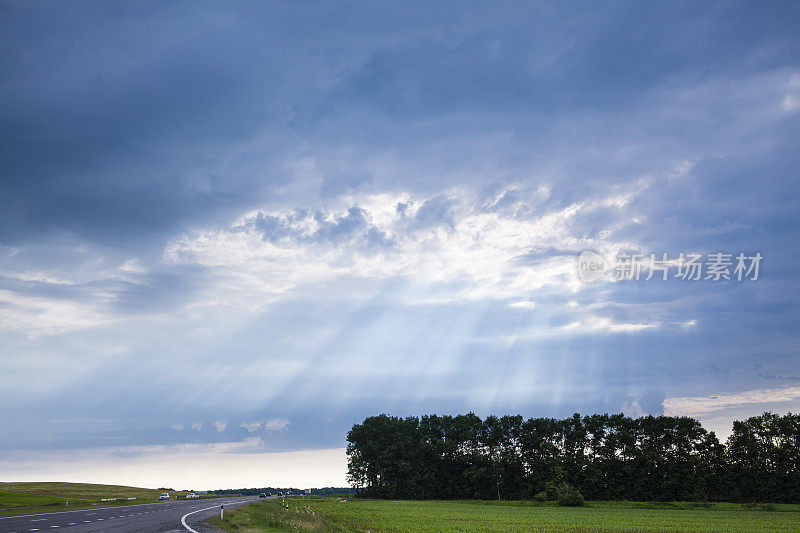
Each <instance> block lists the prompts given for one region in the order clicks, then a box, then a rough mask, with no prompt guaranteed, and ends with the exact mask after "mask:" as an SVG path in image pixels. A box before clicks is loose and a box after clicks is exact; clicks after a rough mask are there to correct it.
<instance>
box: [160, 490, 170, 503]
mask: <svg viewBox="0 0 800 533" xmlns="http://www.w3.org/2000/svg"><path fill="white" fill-rule="evenodd" d="M158 500H159V501H162V502H163V501H164V500H169V494H168V493H166V492H162V493H161V496H159V497H158Z"/></svg>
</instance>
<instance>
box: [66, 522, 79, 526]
mask: <svg viewBox="0 0 800 533" xmlns="http://www.w3.org/2000/svg"><path fill="white" fill-rule="evenodd" d="M67 525H68V526H77V525H78V523H77V522H70V523H69V524H67Z"/></svg>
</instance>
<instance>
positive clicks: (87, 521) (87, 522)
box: [83, 520, 92, 524]
mask: <svg viewBox="0 0 800 533" xmlns="http://www.w3.org/2000/svg"><path fill="white" fill-rule="evenodd" d="M83 523H84V524H91V523H92V521H91V520H84V521H83Z"/></svg>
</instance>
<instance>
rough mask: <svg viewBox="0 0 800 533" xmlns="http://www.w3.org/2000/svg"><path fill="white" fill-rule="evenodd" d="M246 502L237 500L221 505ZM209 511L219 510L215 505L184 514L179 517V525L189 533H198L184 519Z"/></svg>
mask: <svg viewBox="0 0 800 533" xmlns="http://www.w3.org/2000/svg"><path fill="white" fill-rule="evenodd" d="M246 501H249V500H239V501H238V502H223V503H227V504H229V505H233V504H235V503H242V502H246ZM209 509H219V505H215V506H213V507H206V508H205V509H198V510H197V511H192V512H191V513H186V514H185V515H183V516H182V517H181V524H183V527H185V528H186V529H187V530H189V531H191V533H198V531H197V530H194V529H192V528H190V527H189V524H187V523H186V517H187V516H189V515H190V514H194V513H199V512H201V511H208V510H209Z"/></svg>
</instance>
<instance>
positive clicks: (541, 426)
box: [347, 413, 800, 503]
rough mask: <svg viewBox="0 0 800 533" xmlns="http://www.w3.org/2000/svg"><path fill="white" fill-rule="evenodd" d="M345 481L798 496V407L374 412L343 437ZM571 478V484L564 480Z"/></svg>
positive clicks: (394, 490)
mask: <svg viewBox="0 0 800 533" xmlns="http://www.w3.org/2000/svg"><path fill="white" fill-rule="evenodd" d="M347 440H348V446H347V455H348V479H349V481H350V482H351V483H352V484H353V486H354V487H357V488H358V489H359V491H360V492H361V493H362V494H364V495H367V496H370V497H376V498H401V499H408V498H410V499H497V498H502V499H530V498H534V499H544V498H547V499H551V498H553V497H554V494H555V492H557V491H558V490H559V487H562V486H572V487H575V488H576V489H577V490H579V491H580V493H581V494H582V495H583V496H584V497H586V498H588V499H593V500H641V501H734V502H787V503H798V502H800V446H799V445H800V416H799V415H793V414H791V413H789V414H787V415H785V416H779V415H776V414H773V413H764V414H763V415H760V416H755V417H751V418H748V419H747V420H744V421H735V422H734V424H733V432H732V434H731V436H730V437H729V438H728V439H727V441H726V442H725V443H724V444H723V443H720V441H719V440H718V439H717V437H716V435H715V434H714V432H709V431H706V430H705V429H704V428H703V427H702V425H701V424H700V422H698V421H697V420H695V419H693V418H689V417H670V416H646V417H641V418H636V419H634V418H630V417H627V416H625V415H623V414H613V415H609V414H602V415H591V416H580V415H579V414H575V415H573V416H572V417H570V418H566V419H561V420H559V419H554V418H530V419H527V420H525V419H523V417H522V416H519V415H517V416H502V417H496V416H489V417H487V418H486V419H481V418H480V417H478V416H476V415H475V414H473V413H469V414H466V415H458V416H437V415H426V416H422V417H413V416H412V417H406V418H398V417H393V416H387V415H379V416H372V417H368V418H367V419H365V420H364V421H363V422H362V423H361V424H355V425H354V426H353V428H352V429H351V430H350V431H349V432H348V434H347ZM567 484H568V485H567Z"/></svg>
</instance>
